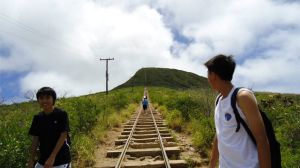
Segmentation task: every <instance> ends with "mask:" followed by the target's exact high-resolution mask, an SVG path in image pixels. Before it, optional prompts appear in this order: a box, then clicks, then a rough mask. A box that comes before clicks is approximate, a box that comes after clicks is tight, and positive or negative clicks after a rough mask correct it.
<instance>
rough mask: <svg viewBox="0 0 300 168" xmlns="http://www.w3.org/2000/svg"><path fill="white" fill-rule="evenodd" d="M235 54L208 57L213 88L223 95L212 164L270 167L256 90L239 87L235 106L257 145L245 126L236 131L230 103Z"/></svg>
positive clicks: (238, 167) (218, 108) (217, 113)
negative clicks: (254, 92)
mask: <svg viewBox="0 0 300 168" xmlns="http://www.w3.org/2000/svg"><path fill="white" fill-rule="evenodd" d="M232 57H233V56H225V55H217V56H215V57H213V58H212V59H210V60H209V61H207V62H206V63H205V64H204V65H205V66H206V67H207V69H208V71H207V78H208V81H209V84H210V85H211V87H212V89H214V90H217V91H218V92H219V93H220V94H221V95H222V96H221V97H220V99H219V102H218V104H217V106H216V109H215V125H216V135H215V138H214V143H213V149H212V155H211V160H210V165H209V167H210V168H214V167H216V165H217V163H218V161H219V167H220V168H259V167H261V168H270V167H271V155H270V149H269V141H268V138H267V135H266V132H265V126H264V123H263V120H262V118H261V115H260V113H259V110H258V107H257V101H256V99H255V96H254V95H253V93H252V92H251V91H250V90H248V89H240V90H239V92H238V95H237V102H236V106H237V109H238V112H239V114H240V116H241V117H242V119H244V120H245V121H246V123H247V124H248V126H249V127H250V129H251V132H252V133H253V135H254V137H255V139H256V142H257V147H256V146H255V145H254V143H253V142H252V140H251V138H250V136H249V135H248V134H247V132H246V130H245V129H244V127H243V126H242V125H241V128H240V130H239V131H238V132H236V128H237V122H236V119H235V115H234V113H233V109H232V107H231V95H232V93H233V91H234V89H235V88H236V87H235V86H234V85H233V84H232V83H231V80H232V76H233V73H234V70H235V61H234V60H233V58H232Z"/></svg>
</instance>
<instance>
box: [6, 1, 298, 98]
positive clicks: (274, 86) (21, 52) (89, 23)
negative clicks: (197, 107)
mask: <svg viewBox="0 0 300 168" xmlns="http://www.w3.org/2000/svg"><path fill="white" fill-rule="evenodd" d="M299 39H300V1H295V0H238V1H237V0H226V1H224V0H184V1H183V0H181V1H179V0H122V1H119V0H80V1H78V0H64V1H61V0H51V1H50V0H30V1H24V0H0V99H5V100H7V102H8V101H10V99H12V98H14V99H15V100H18V99H20V100H21V97H22V93H25V92H27V91H36V90H38V89H39V88H41V87H43V86H49V87H53V88H54V89H55V91H56V92H57V94H58V96H59V97H61V96H63V95H64V94H66V93H68V94H67V96H80V95H86V94H89V93H96V92H100V91H105V89H106V85H105V82H106V78H105V71H106V61H100V58H102V59H106V58H114V60H111V61H108V72H109V90H110V89H113V88H114V87H116V86H118V85H121V84H122V83H124V82H126V81H127V80H128V79H129V78H130V77H132V76H133V75H134V74H135V72H136V71H138V70H139V69H141V68H143V67H158V68H173V69H179V70H183V71H188V72H193V73H195V74H198V75H200V76H204V77H206V74H207V69H206V68H205V66H204V65H203V64H204V63H205V62H206V61H207V60H209V59H210V58H212V57H213V56H215V55H217V54H225V55H233V56H234V59H235V60H236V62H237V67H236V70H235V74H234V76H233V80H232V82H233V83H234V84H235V85H237V86H244V87H252V89H253V90H254V91H268V92H279V93H296V94H300V87H299V84H300V54H299V51H300V42H299ZM0 102H1V101H0Z"/></svg>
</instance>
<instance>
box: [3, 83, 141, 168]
mask: <svg viewBox="0 0 300 168" xmlns="http://www.w3.org/2000/svg"><path fill="white" fill-rule="evenodd" d="M142 94H143V87H135V90H134V92H131V89H129V88H127V89H120V90H113V91H111V92H110V93H109V95H108V96H106V95H105V93H98V94H94V95H87V96H82V97H71V98H59V99H57V101H56V106H57V107H59V108H62V109H64V110H66V111H67V113H68V115H69V120H70V128H71V132H70V133H69V134H70V137H71V142H72V144H71V152H72V164H73V165H72V167H86V166H91V165H93V163H94V162H95V156H94V151H95V149H96V145H97V144H98V143H99V142H100V141H101V139H103V137H104V136H105V131H106V130H108V129H110V128H113V127H120V126H121V123H122V122H124V121H126V120H127V118H129V117H130V116H131V114H132V113H134V112H135V110H136V108H137V103H140V99H141V97H142V96H143V95H142ZM39 111H41V109H39V108H38V104H37V102H36V101H30V102H25V103H19V104H17V103H15V104H13V105H2V106H0V167H1V168H2V167H3V168H4V167H5V168H6V167H16V168H17V167H20V168H21V167H25V165H26V164H27V162H28V159H29V153H30V145H31V140H32V136H31V135H29V134H28V131H29V128H30V126H31V122H32V119H33V116H34V114H36V113H38V112H39ZM37 159H38V158H37V157H36V161H37Z"/></svg>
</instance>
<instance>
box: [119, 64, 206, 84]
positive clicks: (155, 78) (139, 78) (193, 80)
mask: <svg viewBox="0 0 300 168" xmlns="http://www.w3.org/2000/svg"><path fill="white" fill-rule="evenodd" d="M145 85H146V86H159V87H167V88H172V89H189V88H210V86H209V83H208V81H207V79H206V78H205V77H202V76H199V75H196V74H194V73H191V72H185V71H181V70H177V69H168V68H142V69H140V70H138V71H137V72H136V73H135V75H134V76H133V77H131V78H130V79H129V80H128V81H127V82H125V83H124V84H122V85H119V86H118V87H116V88H114V89H120V88H126V87H132V86H145Z"/></svg>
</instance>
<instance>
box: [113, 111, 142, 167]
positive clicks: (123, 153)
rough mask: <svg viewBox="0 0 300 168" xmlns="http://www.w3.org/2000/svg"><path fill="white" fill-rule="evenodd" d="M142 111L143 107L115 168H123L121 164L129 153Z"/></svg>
mask: <svg viewBox="0 0 300 168" xmlns="http://www.w3.org/2000/svg"><path fill="white" fill-rule="evenodd" d="M141 111H142V107H141V109H140V112H139V114H138V116H137V118H136V120H135V122H134V125H133V127H132V129H131V132H130V135H129V136H128V138H127V141H126V143H125V145H124V148H123V151H122V153H121V155H120V157H119V160H118V162H117V164H116V167H115V168H120V167H121V163H122V161H123V159H124V157H125V154H126V151H127V149H128V146H129V142H130V140H131V138H132V135H133V132H134V130H135V127H136V125H137V121H138V119H139V117H140V115H141Z"/></svg>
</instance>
